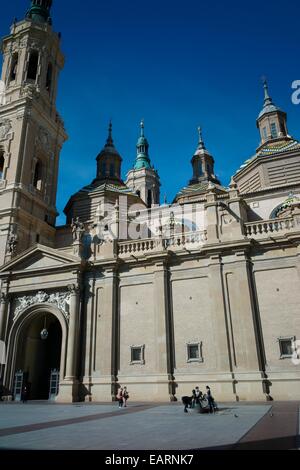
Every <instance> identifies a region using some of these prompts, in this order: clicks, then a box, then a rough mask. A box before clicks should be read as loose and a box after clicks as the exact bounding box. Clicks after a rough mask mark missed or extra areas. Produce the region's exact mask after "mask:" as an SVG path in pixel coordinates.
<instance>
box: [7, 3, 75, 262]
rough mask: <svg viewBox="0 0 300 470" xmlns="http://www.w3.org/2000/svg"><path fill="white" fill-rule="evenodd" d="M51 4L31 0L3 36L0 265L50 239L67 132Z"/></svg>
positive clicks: (61, 58)
mask: <svg viewBox="0 0 300 470" xmlns="http://www.w3.org/2000/svg"><path fill="white" fill-rule="evenodd" d="M51 4H52V0H32V1H31V6H30V8H29V10H28V11H27V13H26V16H25V19H24V20H22V21H19V22H14V23H13V25H12V26H11V31H10V34H9V35H8V36H6V37H4V39H3V41H2V54H3V66H2V75H1V82H0V83H1V85H2V97H1V100H0V265H1V264H3V263H4V262H7V261H8V260H10V259H11V258H12V257H13V256H15V255H16V254H17V253H20V252H22V251H23V250H26V249H27V248H29V247H30V246H32V245H34V244H35V243H42V244H44V245H49V246H51V245H53V243H54V237H55V228H54V226H55V221H56V216H57V210H56V192H57V176H58V163H59V154H60V151H61V148H62V145H63V143H64V141H65V140H66V138H67V136H66V133H65V130H64V125H63V122H62V120H61V118H60V117H59V115H58V113H57V111H56V107H55V102H56V94H57V83H58V75H59V72H60V70H61V69H62V68H63V65H64V57H63V55H62V52H61V49H60V35H58V34H56V33H55V32H53V30H52V21H51V16H50V9H51Z"/></svg>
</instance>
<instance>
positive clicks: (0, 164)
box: [0, 151, 5, 180]
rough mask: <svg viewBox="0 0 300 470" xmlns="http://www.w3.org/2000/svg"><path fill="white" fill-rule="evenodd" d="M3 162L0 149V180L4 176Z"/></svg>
mask: <svg viewBox="0 0 300 470" xmlns="http://www.w3.org/2000/svg"><path fill="white" fill-rule="evenodd" d="M4 163H5V160H4V152H3V151H0V180H2V179H3V177H4Z"/></svg>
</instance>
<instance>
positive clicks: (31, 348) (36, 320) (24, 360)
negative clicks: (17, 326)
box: [15, 312, 62, 400]
mask: <svg viewBox="0 0 300 470" xmlns="http://www.w3.org/2000/svg"><path fill="white" fill-rule="evenodd" d="M44 329H45V330H46V331H47V333H48V335H47V334H45V335H41V332H42V331H43V330H44ZM61 344H62V329H61V325H60V322H59V320H58V319H57V318H56V316H55V315H52V314H51V313H49V312H45V313H42V312H41V313H39V314H38V315H36V316H34V317H33V318H31V319H30V320H29V321H28V322H26V323H25V324H24V325H23V328H22V330H21V331H20V335H19V340H18V347H17V351H18V352H17V358H16V367H15V371H16V372H18V371H21V372H22V373H23V375H24V382H26V383H27V384H28V392H29V396H28V399H29V400H48V399H49V398H50V396H51V393H50V385H51V384H50V379H51V372H52V371H54V370H56V371H59V369H60V359H61ZM52 389H53V374H52ZM52 398H54V397H53V390H52Z"/></svg>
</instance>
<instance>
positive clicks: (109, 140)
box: [106, 119, 114, 145]
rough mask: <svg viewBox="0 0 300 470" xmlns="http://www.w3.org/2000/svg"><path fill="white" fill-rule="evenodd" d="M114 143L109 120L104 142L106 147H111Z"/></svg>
mask: <svg viewBox="0 0 300 470" xmlns="http://www.w3.org/2000/svg"><path fill="white" fill-rule="evenodd" d="M113 143H114V141H113V138H112V120H111V119H110V120H109V125H108V137H107V140H106V145H113Z"/></svg>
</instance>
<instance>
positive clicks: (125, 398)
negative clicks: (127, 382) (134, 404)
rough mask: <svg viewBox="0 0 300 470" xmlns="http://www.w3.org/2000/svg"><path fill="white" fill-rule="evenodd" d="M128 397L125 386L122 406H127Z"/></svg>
mask: <svg viewBox="0 0 300 470" xmlns="http://www.w3.org/2000/svg"><path fill="white" fill-rule="evenodd" d="M128 398H129V393H128V391H127V387H124V389H123V404H124V407H126V406H127V400H128Z"/></svg>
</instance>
